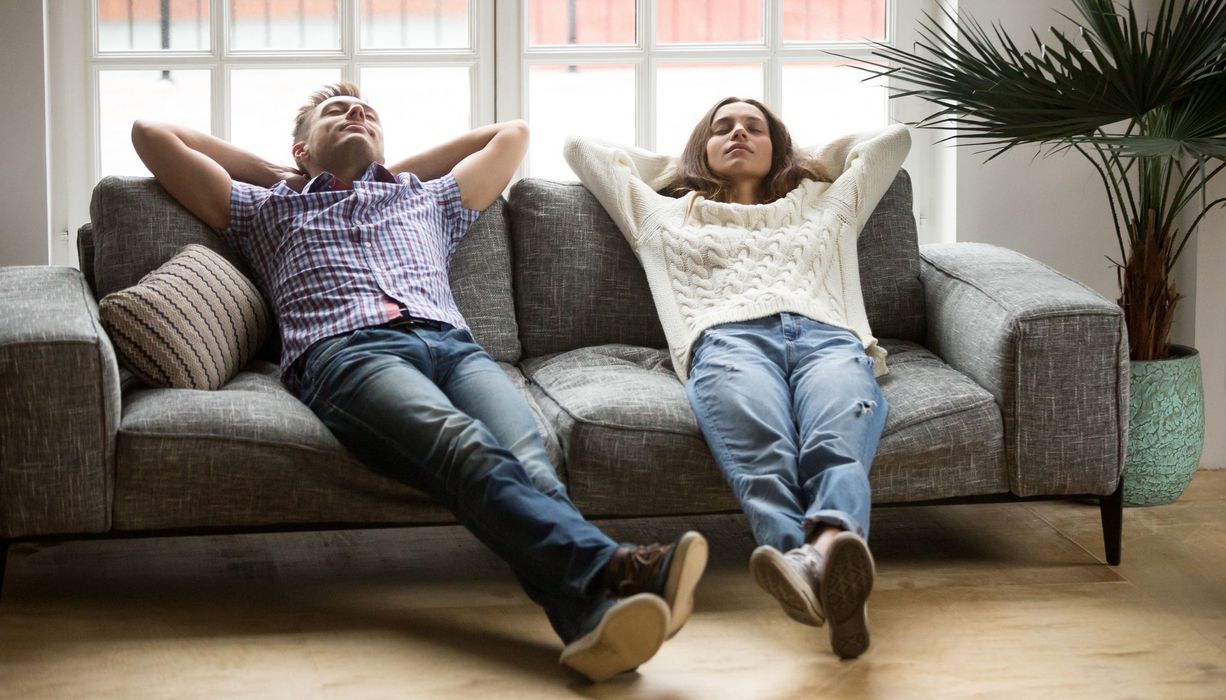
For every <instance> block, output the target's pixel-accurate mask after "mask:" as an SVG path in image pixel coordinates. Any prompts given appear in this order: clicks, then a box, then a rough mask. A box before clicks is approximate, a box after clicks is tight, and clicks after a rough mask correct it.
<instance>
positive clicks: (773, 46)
mask: <svg viewBox="0 0 1226 700" xmlns="http://www.w3.org/2000/svg"><path fill="white" fill-rule="evenodd" d="M762 4H763V7H762V17H763V19H764V20H765V23H766V48H767V50H768V51H769V52H770V57H769V58H767V59H766V61H765V63H764V65H763V68H765V70H766V75H765V76H764V81H765V82H764V84H763V85H762V97H763V98H764V101H765V102H766V105H767V106H768V107H770V108H771V109H773V110H775V113H776V114H783V63H782V60H781V59H780V56H779V53H780V52H779V49H780V48H782V46H783V2H782V0H770V1H769V2H768V1H767V0H763V3H762Z"/></svg>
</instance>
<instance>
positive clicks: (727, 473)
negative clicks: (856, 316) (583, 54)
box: [686, 313, 889, 552]
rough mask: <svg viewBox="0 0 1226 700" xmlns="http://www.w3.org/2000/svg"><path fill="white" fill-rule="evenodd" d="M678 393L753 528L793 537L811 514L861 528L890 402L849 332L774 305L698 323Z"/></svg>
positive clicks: (809, 525) (864, 529) (786, 545)
mask: <svg viewBox="0 0 1226 700" xmlns="http://www.w3.org/2000/svg"><path fill="white" fill-rule="evenodd" d="M693 357H694V360H693V362H692V364H691V368H690V377H689V381H688V382H687V383H686V392H687V393H688V394H689V397H690V404H691V406H692V407H693V408H694V413H695V415H696V416H697V417H698V425H699V427H700V428H701V429H702V433H703V436H704V437H706V440H707V444H708V445H709V446H710V448H711V452H712V454H713V455H714V456H715V461H716V462H717V463H718V464H719V467H720V469H721V470H722V471H723V472H724V477H725V478H726V479H727V481H728V484H729V485H730V486H731V487H732V490H733V492H734V493H735V494H736V497H737V499H738V500H740V502H741V508H742V509H743V510H744V511H745V515H746V517H747V518H748V519H749V526H750V528H751V529H752V530H753V533H754V538H755V539H756V540H757V541H758V543H759V544H768V545H771V546H773V547H775V548H776V549H778V550H780V551H784V552H786V551H787V550H789V549H794V548H796V547H799V546H800V545H801V544H803V543H804V542H805V541H806V538H807V537H808V536H809V535H811V534H812V533H813V531H814V529H815V528H816V527H817V526H818V525H819V524H823V523H824V524H831V525H837V526H839V527H841V528H843V529H845V530H849V531H851V532H856V533H859V534H860V535H861V536H862V537H864V538H865V539H867V538H868V526H869V509H870V508H871V503H872V494H871V492H870V490H869V485H868V470H869V467H870V466H871V465H872V462H873V455H874V454H875V453H876V452H877V443H878V442H879V441H880V439H881V431H882V428H884V427H885V419H886V415H887V412H888V410H889V407H888V405H887V404H886V400H885V397H884V396H882V394H881V388H880V387H879V386H878V385H877V380H876V379H875V378H874V377H873V361H872V359H871V358H869V357H868V356H867V355H866V354H865V352H864V346H863V345H862V344H861V343H860V341H859V340H858V339H857V338H856V336H855V335H854V334H853V333H851V332H850V331H847V330H844V329H842V328H837V327H835V326H831V325H827V324H824V323H818V322H817V321H813V320H810V319H808V318H805V317H803V316H797V315H794V314H787V313H784V314H779V315H777V316H769V317H766V318H760V319H756V320H753V321H747V322H744V323H728V324H723V325H719V326H715V327H713V328H710V329H708V330H707V331H706V332H705V333H704V334H703V336H702V338H701V339H700V340H699V342H698V344H697V346H696V349H695V350H694V356H693Z"/></svg>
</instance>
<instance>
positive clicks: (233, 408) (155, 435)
mask: <svg viewBox="0 0 1226 700" xmlns="http://www.w3.org/2000/svg"><path fill="white" fill-rule="evenodd" d="M502 367H503V369H504V370H505V371H507V372H508V374H510V375H511V378H512V381H515V382H516V383H517V385H518V386H520V387H521V390H523V391H525V392H526V390H527V382H526V380H525V379H524V378H523V377H522V375H520V373H519V370H518V369H516V368H515V367H513V366H511V365H502ZM525 398H527V397H525ZM547 442H548V441H547ZM453 521H454V518H453V517H452V515H451V514H450V513H449V512H448V511H447V510H445V509H444V508H442V507H441V506H439V505H436V504H435V503H433V502H432V501H431V499H430V498H429V497H427V496H426V495H425V494H423V493H421V492H419V491H417V490H415V489H412V488H410V487H408V486H405V485H403V484H401V483H399V482H397V481H395V480H393V479H391V478H388V477H385V476H382V475H380V474H377V473H375V472H374V471H372V470H370V469H368V468H366V467H365V466H364V465H362V464H361V463H360V462H358V461H357V460H356V459H354V458H353V457H351V456H350V455H349V453H348V452H347V451H346V450H345V449H344V448H343V447H342V446H341V444H340V443H339V442H338V441H337V440H336V438H335V437H334V436H333V435H332V433H331V432H330V431H329V430H328V429H327V428H326V427H325V426H324V424H323V423H322V422H320V421H319V419H318V418H316V417H315V414H313V413H312V412H311V411H310V409H308V408H307V407H306V406H305V405H304V404H302V403H301V402H300V401H298V399H297V398H295V397H294V396H293V395H291V394H290V393H289V391H287V390H286V389H285V388H284V387H283V386H282V385H281V383H280V381H279V380H278V377H277V368H276V366H274V365H272V364H270V363H267V362H260V361H257V362H253V363H252V364H251V365H249V366H248V367H247V368H246V369H244V371H242V372H240V373H239V374H238V375H237V376H236V377H235V378H234V379H233V380H231V381H230V382H229V383H227V384H226V385H225V386H224V387H223V388H222V389H220V390H218V391H196V390H188V389H154V388H149V387H144V386H141V387H136V388H132V389H131V390H129V391H127V392H126V393H125V396H124V401H123V418H122V421H121V424H120V428H119V437H118V448H117V457H116V475H115V498H114V528H115V529H116V530H150V529H174V528H208V527H243V528H245V527H258V526H281V525H286V524H313V525H314V524H347V523H369V524H375V523H389V524H390V523H432V522H453Z"/></svg>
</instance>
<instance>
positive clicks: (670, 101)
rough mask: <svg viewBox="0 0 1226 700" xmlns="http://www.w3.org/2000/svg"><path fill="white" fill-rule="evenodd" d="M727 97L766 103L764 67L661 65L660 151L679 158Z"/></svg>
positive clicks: (658, 91)
mask: <svg viewBox="0 0 1226 700" xmlns="http://www.w3.org/2000/svg"><path fill="white" fill-rule="evenodd" d="M725 97H748V98H753V99H755V100H761V99H762V66H761V65H758V64H749V65H729V64H719V65H661V66H660V67H659V69H658V70H657V72H656V110H657V111H656V151H657V152H659V153H665V154H668V155H673V156H679V155H681V150H682V149H683V148H685V142H686V139H688V138H689V137H690V132H691V131H693V130H694V127H695V126H696V125H697V124H698V120H699V119H701V118H702V115H704V114H706V113H707V110H709V109H711V107H712V106H713V105H714V104H715V103H716V102H719V101H720V100H722V99H723V98H725Z"/></svg>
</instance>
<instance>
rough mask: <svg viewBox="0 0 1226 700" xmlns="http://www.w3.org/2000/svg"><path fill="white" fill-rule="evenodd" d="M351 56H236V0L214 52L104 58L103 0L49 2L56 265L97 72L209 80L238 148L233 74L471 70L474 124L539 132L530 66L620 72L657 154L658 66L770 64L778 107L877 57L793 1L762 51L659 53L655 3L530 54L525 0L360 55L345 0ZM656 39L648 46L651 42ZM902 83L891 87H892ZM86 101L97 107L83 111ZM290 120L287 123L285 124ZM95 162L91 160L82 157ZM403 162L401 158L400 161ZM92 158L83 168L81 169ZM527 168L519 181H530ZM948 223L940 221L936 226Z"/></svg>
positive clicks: (85, 146)
mask: <svg viewBox="0 0 1226 700" xmlns="http://www.w3.org/2000/svg"><path fill="white" fill-rule="evenodd" d="M340 2H341V4H340V7H341V15H340V21H341V48H340V49H339V50H314V49H305V50H304V49H293V50H268V51H265V50H234V49H232V48H230V46H229V38H228V36H229V33H228V31H227V29H228V26H229V24H228V23H229V9H230V5H229V3H228V2H227V1H226V0H211V1H210V7H209V18H210V22H211V25H210V27H211V28H210V32H209V37H210V47H209V49H208V50H191V51H144V52H123V53H118V52H102V51H100V50H99V49H100V47H99V43H98V41H99V40H98V33H99V27H98V21H97V12H98V0H90V2H89V3H88V4H87V5H88V9H87V11H85V12H83V11H82V10H84V9H85V8H83V7H82V4H78V0H48V3H47V4H48V28H49V34H50V39H51V42H50V49H49V56H48V61H49V67H50V72H49V74H50V78H51V80H50V87H49V96H50V100H49V101H50V103H51V104H52V106H53V107H54V108H53V109H52V113H51V114H50V115H49V116H48V120H49V122H51V133H52V136H53V139H52V172H51V174H50V179H51V195H52V212H53V230H54V231H55V232H57V233H58V235H57V236H56V237H55V240H54V241H52V246H51V247H52V258H53V260H54V261H55V262H57V263H61V264H78V261H77V254H76V249H75V248H76V247H75V232H76V227H77V226H79V225H80V224H81V223H83V222H86V221H88V220H89V199H90V195H91V192H92V188H93V186H94V184H96V183H97V181H98V179H99V177H100V175H101V172H100V168H101V162H100V161H101V143H100V138H101V137H100V127H101V119H100V114H99V75H100V72H101V71H103V70H114V69H133V70H151V69H152V70H175V69H207V70H209V71H210V86H211V92H212V100H211V102H212V106H211V114H210V119H209V123H210V132H211V133H212V134H213V135H215V136H218V137H220V138H224V139H229V137H230V133H231V104H230V94H229V92H230V76H231V73H232V71H233V70H234V69H235V68H252V67H265V68H273V67H294V68H301V67H339V68H340V69H341V77H342V78H344V79H346V80H355V81H356V79H357V78H358V74H359V71H360V70H361V68H363V67H367V66H409V65H412V66H420V67H426V66H457V65H458V66H468V67H469V68H470V70H471V71H472V72H471V79H472V85H473V90H472V96H471V98H472V103H471V104H470V114H471V126H474V127H475V126H480V125H482V124H489V123H492V122H495V121H506V120H509V119H519V118H525V119H529V123H531V119H530V117H531V115H530V114H528V113H527V111H528V110H527V106H528V81H527V78H528V67H529V66H531V65H534V64H546V63H555V64H556V63H564V62H565V61H566V60H567V59H574V60H575V62H577V63H616V64H629V65H633V66H634V70H635V78H636V109H635V129H634V131H635V135H636V136H635V141H636V144H637V145H639V146H643V147H646V148H652V147H653V146H654V144H655V141H656V134H655V124H656V118H655V116H656V115H655V94H656V84H655V69H656V67H657V66H658V65H660V64H662V63H685V62H702V63H720V62H725V63H728V62H738V61H747V60H748V61H757V62H761V63H762V64H763V66H764V71H765V75H764V81H763V97H764V98H765V102H766V104H768V105H770V106H771V107H772V108H774V109H777V110H778V109H779V108H780V106H781V98H782V94H781V93H782V80H783V72H782V66H783V64H784V63H785V62H787V61H788V60H789V59H795V58H801V57H804V58H808V59H810V61H809V62H811V61H812V59H814V58H817V59H820V58H822V56H821V55H820V54H819V53H818V52H819V51H821V50H836V51H839V52H840V53H843V54H846V55H848V56H850V57H853V58H857V57H862V58H868V57H869V55H870V51H871V46H870V45H869V44H867V43H865V42H805V43H784V42H783V38H782V37H783V4H782V2H781V1H780V0H760V2H761V3H762V8H763V10H762V12H763V18H764V24H765V27H764V36H763V43H761V44H726V43H725V44H701V45H692V44H691V45H687V44H658V43H657V42H656V41H655V8H656V3H657V0H635V10H636V21H635V32H636V34H635V36H636V43H635V44H633V45H613V46H598V47H567V46H549V47H529V46H527V41H528V18H527V13H526V12H525V10H526V9H527V0H497V1H496V2H495V0H468V7H469V16H470V23H469V48H467V49H441V50H436V49H395V48H378V49H360V48H359V44H358V41H359V34H358V32H359V29H360V23H361V21H362V20H361V16H360V6H359V2H358V0H340ZM936 9H937V7H936V1H935V0H887V2H886V28H885V29H886V40H887V41H889V42H892V43H894V45H910V44H911V43H913V42H914V40H915V34H914V27H915V23H916V20H917V19H918V17H919V16H920V15H921V12H923V11H928V12H933V11H935V10H936ZM644 37H650V41H646V42H645V41H643V38H644ZM891 85H892V83H891ZM82 95H84V96H85V98H86V100H87V104H86V105H84V106H83V107H84V109H82V105H81V104H80V100H81V96H82ZM924 114H925V104H924V103H923V102H922V101H921V100H919V99H918V98H903V99H898V100H889V101H888V118H889V119H890V121H891V122H910V121H915V120H917V119H919V118H920V117H922V116H923V115H924ZM286 118H287V121H288V119H289V116H288V115H287V117H286ZM939 137H940V135H934V134H933V133H932V132H928V131H923V132H921V131H917V130H913V131H912V139H913V142H914V145H913V147H912V150H911V154H910V155H909V156H908V158H907V161H906V163H905V164H904V167H906V168H907V169H908V170H909V171H910V172H911V173H912V175H913V178H912V183H913V188H914V201H915V214H916V220H917V223H918V225H919V229H920V242H922V243H923V242H930V241H936V240H944V238H945V237H948V236H949V235H950V234H949V233H948V232H947V231H952V227H951V226H950V225H944V226H940V227H939V228H940V229H941V232H940V233H937V232H935V231H933V230H932V228H933V227H932V226H930V225H929V220H930V218H932V217H930V216H929V212H930V211H933V210H934V209H935V210H939V212H940V213H941V214H942V216H943V217H944V218H947V219H949V221H948V222H945V223H946V224H952V223H953V221H952V203H951V202H949V201H946V200H947V199H948V197H946V198H945V199H942V200H940V201H937V197H938V195H939V194H940V190H942V189H943V188H941V187H940V184H939V182H938V178H939V177H946V178H947V179H948V177H949V172H948V169H949V168H950V167H951V166H949V165H947V164H946V162H947V161H949V160H950V159H951V158H952V149H949V148H946V147H944V146H941V147H939V149H940V150H939V151H938V149H937V148H936V147H934V146H933V144H934V143H935V142H936V141H937V140H938V138H939ZM83 155H84V156H85V157H84V158H82V156H83ZM396 157H400V156H399V155H396ZM83 161H84V162H83ZM528 167H529V163H528V161H527V159H525V162H524V163H523V164H522V165H521V167H520V169H519V171H518V173H517V176H516V177H517V179H518V178H519V177H523V176H524V175H525V174H526V173H527V172H528ZM937 218H941V217H937Z"/></svg>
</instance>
